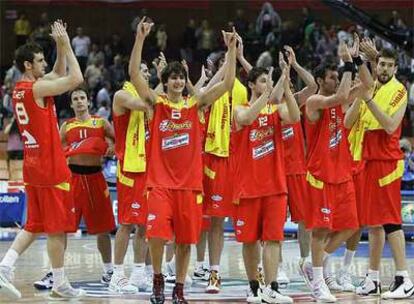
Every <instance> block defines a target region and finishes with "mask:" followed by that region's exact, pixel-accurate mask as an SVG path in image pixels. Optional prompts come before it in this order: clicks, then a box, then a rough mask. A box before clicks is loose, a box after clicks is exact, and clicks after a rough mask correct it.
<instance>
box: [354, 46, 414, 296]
mask: <svg viewBox="0 0 414 304" xmlns="http://www.w3.org/2000/svg"><path fill="white" fill-rule="evenodd" d="M371 49H372V47H371V46H370V44H369V43H368V44H367V43H364V42H363V43H361V50H362V51H364V53H366V54H368V53H370V51H371ZM374 53H375V52H374ZM376 58H377V59H376V60H377V64H376V66H375V68H374V70H375V72H376V73H375V74H376V75H377V80H376V81H375V82H373V83H372V86H371V88H370V89H368V90H365V91H364V96H363V100H364V102H363V103H360V104H358V105H357V106H355V107H353V108H351V109H352V112H350V113H349V116H350V117H351V118H350V120H351V121H352V122H353V123H352V124H353V125H354V127H355V129H354V128H353V129H352V130H351V134H350V136H353V138H354V140H355V141H354V142H355V146H356V147H355V149H357V150H359V155H360V157H361V159H362V160H363V161H364V162H365V167H364V171H363V177H364V185H363V196H364V198H365V199H364V204H361V205H359V210H358V213H359V218H360V221H361V225H363V226H368V227H369V243H370V263H369V269H368V273H367V276H366V278H365V281H364V282H363V284H362V285H361V286H360V287H358V288H357V289H356V292H357V294H360V295H379V294H381V283H380V277H379V267H380V261H381V256H382V250H383V247H384V242H385V238H384V231H385V235H386V236H387V238H388V241H389V243H390V246H391V250H392V253H393V258H394V263H395V268H396V273H395V278H394V281H393V283H392V284H391V287H390V290H389V291H387V292H385V293H382V294H381V297H382V298H383V299H405V298H409V297H411V296H412V295H413V294H414V285H413V283H412V281H411V280H410V278H409V275H408V269H407V262H406V257H405V238H404V232H403V231H402V229H401V192H400V190H401V188H400V186H401V177H402V173H403V166H404V164H403V154H402V152H401V150H400V147H399V138H400V134H401V121H402V119H403V117H404V113H405V110H406V107H407V91H406V89H405V87H404V85H403V84H402V83H401V82H399V81H398V80H397V79H396V78H395V73H396V71H397V58H398V57H397V53H396V52H395V51H394V50H392V49H383V50H381V51H380V52H379V53H378V54H377V56H376ZM370 60H371V61H372V60H374V58H371V59H370ZM358 126H360V127H358ZM357 127H358V128H357Z"/></svg>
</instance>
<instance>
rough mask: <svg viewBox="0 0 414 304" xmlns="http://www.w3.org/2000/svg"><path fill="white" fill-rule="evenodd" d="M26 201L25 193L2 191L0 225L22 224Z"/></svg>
mask: <svg viewBox="0 0 414 304" xmlns="http://www.w3.org/2000/svg"><path fill="white" fill-rule="evenodd" d="M25 202H26V195H25V193H22V192H20V193H0V226H1V227H15V226H16V225H19V226H21V225H22V221H23V212H24V206H25Z"/></svg>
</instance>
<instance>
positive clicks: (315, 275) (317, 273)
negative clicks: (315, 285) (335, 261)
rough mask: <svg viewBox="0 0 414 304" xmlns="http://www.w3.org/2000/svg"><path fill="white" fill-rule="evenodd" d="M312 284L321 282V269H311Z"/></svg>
mask: <svg viewBox="0 0 414 304" xmlns="http://www.w3.org/2000/svg"><path fill="white" fill-rule="evenodd" d="M312 272H313V282H318V281H321V280H323V267H312Z"/></svg>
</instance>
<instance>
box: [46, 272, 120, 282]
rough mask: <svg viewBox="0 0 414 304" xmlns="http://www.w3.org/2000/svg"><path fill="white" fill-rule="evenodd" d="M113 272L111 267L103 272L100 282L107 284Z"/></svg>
mask: <svg viewBox="0 0 414 304" xmlns="http://www.w3.org/2000/svg"><path fill="white" fill-rule="evenodd" d="M113 274H114V271H113V270H112V269H111V270H108V271H107V272H104V273H103V274H102V277H101V283H102V284H106V285H108V284H109V283H110V282H111V278H112V275H113ZM52 279H53V277H52Z"/></svg>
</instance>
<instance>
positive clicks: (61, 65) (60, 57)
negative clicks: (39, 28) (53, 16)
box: [43, 19, 66, 80]
mask: <svg viewBox="0 0 414 304" xmlns="http://www.w3.org/2000/svg"><path fill="white" fill-rule="evenodd" d="M56 22H58V23H60V25H61V26H63V27H64V28H65V29H66V24H63V21H62V20H60V19H58V20H57V21H55V23H56ZM55 23H53V24H52V25H51V28H52V34H51V35H50V36H51V37H52V38H53V40H54V41H55V42H56V61H55V65H54V66H53V70H52V71H51V72H50V73H47V74H46V75H45V76H44V77H43V79H47V80H54V79H57V78H59V77H62V76H65V75H66V54H65V52H64V49H63V44H64V41H63V39H62V36H59V35H58V34H57V31H56V26H55Z"/></svg>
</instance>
